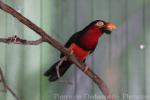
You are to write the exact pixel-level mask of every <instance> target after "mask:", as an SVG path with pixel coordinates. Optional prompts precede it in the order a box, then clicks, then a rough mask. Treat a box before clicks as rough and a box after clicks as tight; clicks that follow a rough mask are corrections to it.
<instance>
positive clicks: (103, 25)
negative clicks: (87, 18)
mask: <svg viewBox="0 0 150 100" xmlns="http://www.w3.org/2000/svg"><path fill="white" fill-rule="evenodd" d="M116 28H117V26H116V25H115V24H114V23H112V22H108V21H104V20H94V21H93V22H91V23H90V24H89V25H87V26H86V27H85V28H83V29H82V30H80V31H78V32H76V33H75V34H73V35H72V36H71V37H70V38H69V40H68V41H67V42H66V44H65V45H64V47H66V48H67V49H68V50H70V51H71V52H72V53H73V54H74V55H75V56H76V57H77V59H78V60H80V61H82V62H85V60H86V58H87V56H88V55H90V54H92V53H93V52H94V50H95V49H96V46H97V44H98V41H99V38H100V37H102V35H103V34H104V33H105V34H111V33H112V31H113V30H115V29H116ZM63 57H65V55H64V54H62V53H61V54H60V59H62V58H63ZM60 62H61V60H58V61H57V62H55V63H54V64H53V65H52V66H51V67H50V68H49V69H48V70H47V71H46V72H45V73H44V75H45V76H47V77H48V80H49V81H50V82H53V81H56V80H58V79H59V78H60V77H62V76H63V75H64V73H65V72H66V71H67V70H68V69H69V68H70V66H71V65H72V64H73V63H72V62H71V61H70V60H69V59H65V60H64V61H63V62H61V64H60ZM59 64H60V65H59ZM57 66H59V69H57ZM57 72H59V75H58V73H57Z"/></svg>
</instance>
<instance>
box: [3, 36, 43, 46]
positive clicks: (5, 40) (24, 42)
mask: <svg viewBox="0 0 150 100" xmlns="http://www.w3.org/2000/svg"><path fill="white" fill-rule="evenodd" d="M0 42H3V43H7V44H10V43H13V44H22V45H38V44H41V43H42V42H44V40H43V39H42V38H41V39H38V40H35V41H28V40H25V39H21V38H19V37H18V36H16V35H15V36H13V37H8V38H0Z"/></svg>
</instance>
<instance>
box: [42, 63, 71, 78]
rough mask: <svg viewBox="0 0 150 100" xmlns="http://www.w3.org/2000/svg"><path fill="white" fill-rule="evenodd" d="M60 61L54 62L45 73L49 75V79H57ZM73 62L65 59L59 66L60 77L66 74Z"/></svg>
mask: <svg viewBox="0 0 150 100" xmlns="http://www.w3.org/2000/svg"><path fill="white" fill-rule="evenodd" d="M59 62H60V61H57V62H56V63H54V64H53V65H52V66H51V67H50V68H49V69H48V70H47V71H46V72H45V73H44V75H45V76H47V77H49V81H56V80H57V79H58V78H59V77H58V73H57V69H56V66H57V65H58V64H59ZM71 64H72V63H71V62H69V61H63V63H62V64H61V65H60V66H59V75H60V77H61V76H63V75H64V73H65V72H66V71H67V69H68V68H69V67H70V66H71Z"/></svg>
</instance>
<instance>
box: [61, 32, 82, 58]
mask: <svg viewBox="0 0 150 100" xmlns="http://www.w3.org/2000/svg"><path fill="white" fill-rule="evenodd" d="M80 35H81V33H80V32H77V33H75V34H73V35H72V36H71V37H70V39H69V40H68V41H67V42H66V44H65V45H64V46H65V47H66V48H69V47H70V45H71V44H72V43H77V42H79V41H78V40H79V38H80ZM63 56H64V55H63V54H62V53H61V55H60V58H61V57H63Z"/></svg>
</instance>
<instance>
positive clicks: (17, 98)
mask: <svg viewBox="0 0 150 100" xmlns="http://www.w3.org/2000/svg"><path fill="white" fill-rule="evenodd" d="M0 77H1V82H2V84H3V86H4V91H5V92H6V91H7V90H8V91H9V92H10V93H11V94H12V95H13V96H14V97H15V98H16V100H20V99H19V97H18V96H17V95H16V94H15V92H13V90H12V89H11V88H10V87H9V86H8V85H7V83H6V81H5V78H4V74H3V71H2V69H1V67H0Z"/></svg>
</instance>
